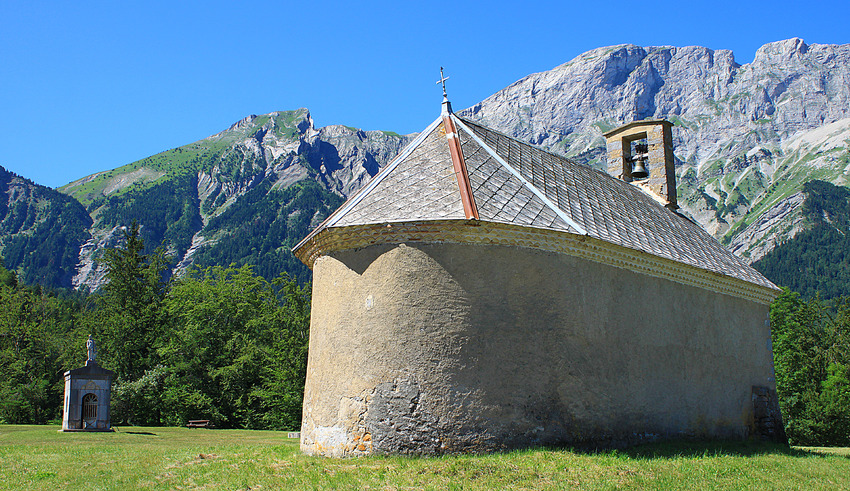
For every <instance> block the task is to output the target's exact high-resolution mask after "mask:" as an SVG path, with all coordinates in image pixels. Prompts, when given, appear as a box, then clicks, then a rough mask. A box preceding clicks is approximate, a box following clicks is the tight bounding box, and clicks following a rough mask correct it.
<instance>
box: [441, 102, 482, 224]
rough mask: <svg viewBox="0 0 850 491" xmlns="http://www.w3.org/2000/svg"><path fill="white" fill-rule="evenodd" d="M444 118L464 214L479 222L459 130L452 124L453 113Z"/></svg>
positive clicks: (444, 115)
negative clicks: (458, 134) (458, 135)
mask: <svg viewBox="0 0 850 491" xmlns="http://www.w3.org/2000/svg"><path fill="white" fill-rule="evenodd" d="M442 118H443V127H444V128H445V130H446V140H447V141H448V143H449V152H451V154H452V165H453V166H454V170H455V178H456V179H457V185H458V187H459V188H460V200H461V202H463V212H464V214H465V215H466V219H467V220H469V219H474V220H478V219H479V218H478V206H476V205H475V198H474V197H473V195H472V186H471V185H470V184H469V173H468V172H467V170H466V162H464V160H463V150H462V149H461V148H460V140H459V139H458V137H457V129H456V128H455V125H454V123H453V122H452V116H451V113H448V112H444V113H443V115H442Z"/></svg>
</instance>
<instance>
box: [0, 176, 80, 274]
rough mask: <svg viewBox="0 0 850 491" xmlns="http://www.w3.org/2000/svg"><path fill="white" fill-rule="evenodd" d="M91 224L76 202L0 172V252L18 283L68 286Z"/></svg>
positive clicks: (23, 179) (28, 181)
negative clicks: (20, 281) (17, 276)
mask: <svg viewBox="0 0 850 491" xmlns="http://www.w3.org/2000/svg"><path fill="white" fill-rule="evenodd" d="M91 224H92V220H91V218H90V217H89V215H88V213H86V210H85V208H83V206H82V205H80V203H78V202H77V200H75V199H73V198H71V197H69V196H65V195H64V194H62V193H59V192H57V191H54V190H53V189H50V188H48V187H45V186H40V185H38V184H35V183H34V182H32V181H30V180H28V179H25V178H23V177H20V176H18V175H16V174H13V173H11V172H9V171H7V170H6V169H4V168H2V167H0V251H2V257H3V261H4V262H5V264H6V267H8V268H9V269H11V270H14V271H18V272H20V279H21V280H22V281H23V282H25V283H28V284H36V283H37V284H40V285H45V286H64V287H70V286H71V280H72V278H73V277H74V274H75V273H76V266H77V261H78V260H79V253H80V247H81V246H82V245H83V243H85V242H86V241H87V240H88V239H89V237H90V235H89V227H91Z"/></svg>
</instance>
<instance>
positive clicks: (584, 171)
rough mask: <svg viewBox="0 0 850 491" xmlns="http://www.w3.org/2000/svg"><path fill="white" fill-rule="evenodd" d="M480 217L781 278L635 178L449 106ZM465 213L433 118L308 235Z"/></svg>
mask: <svg viewBox="0 0 850 491" xmlns="http://www.w3.org/2000/svg"><path fill="white" fill-rule="evenodd" d="M448 117H451V118H452V121H453V122H454V125H455V127H457V133H458V139H459V142H460V148H461V151H462V154H463V159H464V160H465V164H466V169H467V172H468V176H469V182H470V187H471V189H472V195H473V199H474V202H475V204H476V205H477V208H478V213H479V218H480V220H482V221H491V222H499V223H507V224H512V225H520V226H527V227H535V228H542V229H551V230H557V231H562V232H568V233H572V234H578V235H587V236H590V237H593V238H596V239H600V240H604V241H607V242H610V243H613V244H617V245H620V246H623V247H627V248H631V249H636V250H639V251H643V252H646V253H650V254H653V255H655V256H659V257H663V258H666V259H670V260H673V261H677V262H680V263H684V264H688V265H691V266H695V267H697V268H700V269H705V270H709V271H713V272H715V273H720V274H723V275H727V276H731V277H734V278H738V279H741V280H744V281H747V282H750V283H754V284H757V285H760V286H764V287H768V288H776V286H775V285H773V283H771V282H770V281H768V280H767V279H766V278H764V277H763V276H762V275H761V274H759V273H758V272H757V271H756V270H754V269H753V268H752V267H750V266H749V265H747V264H746V263H744V262H743V261H742V260H741V259H740V258H738V257H737V256H735V255H734V254H732V252H730V251H729V250H727V249H726V248H724V247H723V246H722V245H720V243H719V242H717V240H715V239H714V237H712V236H711V235H709V234H708V233H707V232H706V231H705V230H703V229H702V227H700V226H699V225H698V224H695V223H693V222H691V221H690V220H688V219H687V218H685V217H684V216H682V215H680V214H678V213H676V212H674V211H672V210H670V209H668V208H665V207H664V206H662V205H661V204H660V203H659V202H658V201H656V200H655V199H654V198H652V197H651V196H649V195H648V194H646V192H644V191H643V190H641V189H639V188H638V187H636V186H634V185H631V184H629V183H626V182H624V181H622V180H620V179H617V178H614V177H612V176H609V175H608V174H605V173H602V172H599V171H597V170H594V169H591V168H589V167H586V166H583V165H581V164H578V163H576V162H573V161H571V160H569V159H566V158H564V157H562V156H559V155H556V154H553V153H551V152H547V151H545V150H543V149H540V148H538V147H535V146H532V145H529V144H527V143H524V142H521V141H519V140H517V139H515V138H512V137H510V136H508V135H505V134H503V133H499V132H497V131H494V130H491V129H489V128H486V127H484V126H481V125H479V124H476V123H474V122H472V121H469V120H467V119H464V118H461V117H458V116H457V115H455V114H449V115H448ZM446 219H458V220H465V219H466V216H465V215H464V208H463V204H462V202H461V195H460V191H459V187H458V181H457V178H456V176H455V171H454V169H453V164H452V158H451V155H450V152H449V143H447V138H446V132H445V127H444V123H443V121H442V119H441V118H438V119H437V120H436V121H434V122H433V123H432V124H431V125H429V126H428V128H426V129H425V131H423V132H422V133H421V134H420V135H419V137H417V139H416V140H414V141H413V142H412V143H411V144H410V145H409V146H408V147H407V148H406V149H405V150H404V151H403V152H402V153H401V154H400V155H399V156H398V157H397V158H396V159H395V160H393V161H392V162H391V163H390V164H389V165H387V166H386V167H385V168H384V169H383V170H382V171H381V172H380V173H379V174H378V175H377V176H375V177H374V178H373V179H372V181H370V182H369V184H367V185H366V186H365V187H364V188H363V189H361V190H360V191H359V192H358V193H356V194H354V195H353V196H352V197H351V198H350V199H349V200H348V201H347V202H346V203H345V204H344V205H343V206H342V207H341V208H340V209H338V210H337V211H336V212H334V213H333V214H332V215H331V216H330V217H328V219H327V220H325V222H324V223H322V224H321V225H320V226H319V227H318V228H316V230H314V231H313V232H312V233H311V234H310V235H308V236H307V237H306V238H305V239H304V240H303V241H302V242H301V243H300V244H298V245H297V246H296V247H295V249H296V250H297V249H298V248H300V247H302V246H303V245H304V244H305V243H306V242H307V241H309V240H310V239H311V238H312V237H314V236H315V235H316V234H318V233H320V232H321V231H322V230H324V229H325V228H330V227H345V226H351V225H366V224H380V223H393V222H409V221H416V220H446Z"/></svg>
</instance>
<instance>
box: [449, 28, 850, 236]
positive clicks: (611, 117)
mask: <svg viewBox="0 0 850 491" xmlns="http://www.w3.org/2000/svg"><path fill="white" fill-rule="evenodd" d="M463 114H464V115H466V116H467V117H471V118H473V119H476V120H478V121H481V122H482V123H484V124H486V125H489V126H491V127H493V128H496V129H499V130H501V131H503V132H506V133H508V134H511V135H513V136H515V137H517V138H520V139H523V140H526V141H529V142H532V143H535V144H539V145H543V146H545V147H548V148H550V149H552V150H554V151H557V152H559V153H563V154H565V155H567V156H570V157H573V158H576V159H577V160H579V161H583V162H585V163H587V164H588V165H591V166H594V167H596V168H599V169H600V170H601V169H604V168H605V162H604V159H605V155H604V152H602V151H601V149H602V148H603V147H604V144H605V142H604V139H603V138H602V133H604V132H605V131H607V130H609V129H612V128H614V127H616V126H619V125H620V124H623V123H627V122H630V121H633V120H639V119H644V118H666V119H668V120H670V121H672V122H674V123H675V124H676V127H675V128H674V140H675V142H674V143H675V153H676V156H677V159H678V161H679V162H678V170H677V173H678V174H679V175H680V176H683V175H685V174H688V173H691V174H692V175H691V176H689V177H690V179H691V180H692V182H691V186H690V187H688V186H685V187H684V188H683V189H682V190H681V191H680V194H682V195H683V196H682V198H684V199H681V200H680V203H681V202H684V203H685V204H684V207H685V208H686V209H687V210H688V211H689V212H691V214H692V215H693V216H695V217H697V218H698V219H699V220H700V222H701V223H702V224H703V225H704V226H705V227H706V228H707V229H708V230H710V231H712V232H713V233H715V235H716V236H718V238H723V237H724V236H726V240H732V239H734V238H735V237H737V236H738V235H739V234H740V232H741V231H742V230H743V229H744V228H746V227H745V226H744V225H747V224H749V223H752V221H753V217H748V219H747V223H746V224H743V225H741V226H738V225H739V224H742V222H741V220H742V219H743V218H744V215H746V213H747V212H748V211H749V210H751V209H754V208H757V205H758V203H759V201H760V200H761V199H762V198H764V197H766V196H768V195H769V194H771V193H769V192H768V189H769V187H770V185H771V184H773V183H775V182H778V181H779V180H781V179H783V178H787V177H788V176H789V171H791V170H793V168H794V167H796V166H797V164H801V163H802V164H806V162H799V160H800V159H791V160H789V156H788V155H786V154H785V153H784V152H783V148H782V145H783V143H785V142H787V141H788V140H790V139H791V138H793V137H794V136H795V135H799V134H800V133H801V132H806V131H812V130H815V129H817V128H820V127H822V126H824V125H827V124H829V123H833V122H836V121H839V120H841V119H843V118H848V117H850V45H818V44H812V45H807V44H806V43H805V42H803V40H801V39H798V38H794V39H788V40H785V41H778V42H775V43H769V44H766V45H764V46H762V47H761V48H760V49H759V50H758V51H757V53H756V56H755V59H754V60H753V62H752V63H748V64H745V65H740V64H738V63H736V62H735V58H734V55H733V54H732V52H731V51H728V50H711V49H708V48H704V47H699V46H687V47H672V46H661V47H647V48H643V47H640V46H635V45H620V46H611V47H605V48H598V49H595V50H592V51H588V52H587V53H584V54H582V55H580V56H578V57H576V58H575V59H573V60H571V61H569V62H567V63H565V64H563V65H560V66H558V67H556V68H554V69H552V70H549V71H546V72H541V73H535V74H532V75H529V76H527V77H525V78H523V79H522V80H519V81H517V82H516V83H514V84H512V85H510V86H509V87H507V88H505V89H503V90H501V91H499V92H497V93H496V94H493V95H492V96H490V97H488V98H487V99H485V100H484V101H482V102H480V103H478V104H476V105H474V106H472V107H471V108H469V109H466V110H465V111H463ZM844 151H845V152H846V145H845V146H844ZM745 156H747V158H746V159H744V157H745ZM753 157H755V159H754V158H753ZM753 163H755V164H756V165H752V164H753ZM748 167H752V169H751V170H749V171H748V170H747V168H748ZM839 171H840V172H839ZM843 171H844V169H838V168H837V167H836V169H835V171H834V172H832V173H830V174H829V175H827V176H826V178H827V179H830V180H833V181H834V182H836V183H839V181H840V179H839V177H840V175H843ZM745 174H746V176H745ZM756 174H759V175H756ZM803 174H805V172H804V173H803ZM795 175H796V177H797V178H801V177H802V178H803V181H800V182H799V183H798V186H797V188H795V189H787V190H782V192H783V193H784V194H783V196H782V197H783V198H784V197H787V196H790V195H791V194H794V193H795V192H797V191H798V188H799V184H802V182H804V181H805V180H806V179H805V177H806V176H805V175H803V176H801V175H800V172H799V169H797V172H796V173H795ZM742 176H743V181H744V184H745V185H744V186H739V182H738V181H739V179H742ZM820 178H824V176H820ZM754 181H758V182H755V183H754ZM706 196H707V198H706ZM741 196H742V197H743V198H741ZM775 197H776V196H771V198H772V201H775V200H773V198H775ZM764 211H765V210H760V213H761V212H764ZM760 238H761V237H754V238H753V237H751V240H757V239H760ZM746 249H747V248H746V247H745V248H744V250H742V252H744V251H746Z"/></svg>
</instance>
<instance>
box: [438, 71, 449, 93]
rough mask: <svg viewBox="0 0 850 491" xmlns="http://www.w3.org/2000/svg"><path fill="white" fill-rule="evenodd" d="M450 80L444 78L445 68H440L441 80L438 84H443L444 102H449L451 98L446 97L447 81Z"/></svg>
mask: <svg viewBox="0 0 850 491" xmlns="http://www.w3.org/2000/svg"><path fill="white" fill-rule="evenodd" d="M448 79H449V77H445V76H443V67H440V80H437V83H438V84H443V100H444V101H447V100H449V96H448V95H446V80H448Z"/></svg>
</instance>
